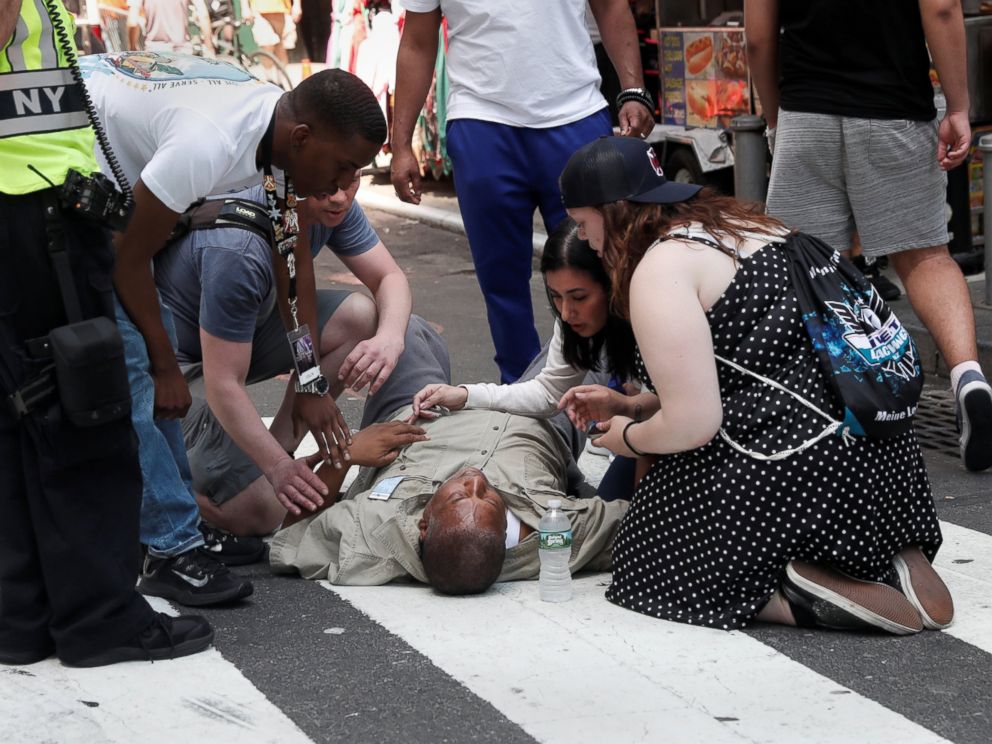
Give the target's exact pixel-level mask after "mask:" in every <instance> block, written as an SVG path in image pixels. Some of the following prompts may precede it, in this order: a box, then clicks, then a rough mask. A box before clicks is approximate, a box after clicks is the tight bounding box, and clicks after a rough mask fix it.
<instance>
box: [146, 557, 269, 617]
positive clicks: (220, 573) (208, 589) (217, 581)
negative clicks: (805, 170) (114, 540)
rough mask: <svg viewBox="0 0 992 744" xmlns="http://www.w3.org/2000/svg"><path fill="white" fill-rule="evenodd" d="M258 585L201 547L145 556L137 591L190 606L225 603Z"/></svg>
mask: <svg viewBox="0 0 992 744" xmlns="http://www.w3.org/2000/svg"><path fill="white" fill-rule="evenodd" d="M254 590H255V588H254V587H253V586H252V583H251V582H250V581H248V580H247V579H243V578H241V577H240V576H238V575H236V574H234V573H232V572H231V570H230V569H229V568H228V567H227V566H225V565H224V564H223V563H221V562H220V561H218V560H217V559H216V558H214V557H213V556H211V555H209V554H208V553H206V552H204V551H203V549H202V548H193V549H192V550H187V551H186V552H185V553H181V554H180V555H177V556H174V557H172V558H153V557H151V556H148V557H147V558H146V559H145V569H144V571H143V572H142V574H141V578H140V579H139V580H138V591H139V592H141V593H142V594H145V595H148V596H151V597H162V598H163V599H169V600H172V601H173V602H178V603H179V604H182V605H187V606H189V607H205V606H207V605H215V604H224V603H227V602H233V601H235V600H238V599H243V598H244V597H247V596H249V595H250V594H251V593H252V592H253V591H254Z"/></svg>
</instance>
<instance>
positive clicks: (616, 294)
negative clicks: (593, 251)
mask: <svg viewBox="0 0 992 744" xmlns="http://www.w3.org/2000/svg"><path fill="white" fill-rule="evenodd" d="M598 209H599V210H600V212H602V214H603V231H604V234H605V241H604V243H605V245H604V251H603V263H604V264H605V265H606V266H607V270H608V271H609V273H610V280H611V281H612V283H613V291H612V294H611V297H610V307H611V308H612V310H613V312H614V313H616V314H617V315H619V316H620V317H621V318H626V319H628V320H629V319H630V278H631V277H632V276H633V275H634V269H636V268H637V265H638V264H639V263H640V262H641V259H642V258H644V254H645V253H647V251H648V248H650V247H651V246H652V245H654V243H655V242H657V240H658V239H659V238H663V237H664V236H666V235H668V233H669V231H670V230H671V229H672V228H675V227H679V226H682V225H688V224H689V223H698V224H701V225H702V228H703V229H704V230H706V231H707V232H709V233H711V234H713V235H718V236H721V237H728V238H733V239H734V240H735V241H743V240H744V239H745V237H746V236H745V235H744V233H745V232H746V231H753V232H759V233H768V234H769V235H771V234H773V233H775V232H777V231H778V230H780V229H781V228H783V225H782V223H781V222H779V221H778V220H776V219H774V218H773V217H768V216H767V215H765V214H762V212H761V211H760V206H758V205H750V204H744V203H743V202H739V201H737V199H734V198H733V197H730V196H724V195H722V194H720V193H719V192H717V191H715V190H714V189H711V188H709V187H706V188H704V189H703V190H702V191H700V192H699V193H698V194H697V195H696V196H694V197H692V198H691V199H688V200H686V201H684V202H676V203H675V204H638V203H634V202H629V201H619V202H613V203H612V204H604V205H602V206H601V207H598ZM724 252H725V253H727V254H728V255H730V256H732V257H733V255H734V254H733V253H732V252H731V251H730V250H729V249H724Z"/></svg>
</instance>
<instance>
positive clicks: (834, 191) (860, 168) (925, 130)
mask: <svg viewBox="0 0 992 744" xmlns="http://www.w3.org/2000/svg"><path fill="white" fill-rule="evenodd" d="M946 190H947V175H946V174H945V173H944V172H943V171H942V170H941V169H940V166H939V165H938V164H937V121H936V120H933V121H911V120H908V119H857V118H853V117H846V116H833V115H829V114H807V113H798V112H793V111H785V110H780V111H779V119H778V131H777V133H776V137H775V156H774V158H773V160H772V176H771V183H770V184H769V187H768V201H767V209H768V214H770V215H771V216H773V217H776V218H778V219H780V220H782V221H783V222H784V223H785V224H786V225H788V226H789V227H792V228H796V229H798V230H802V231H803V232H806V233H809V234H810V235H814V236H816V237H818V238H820V239H821V240H823V241H825V242H826V243H828V244H829V245H831V246H833V247H834V248H837V249H838V250H841V251H844V250H848V249H850V248H851V245H852V237H853V234H854V231H855V230H857V232H858V234H859V235H860V236H861V245H862V250H863V253H864V254H865V255H866V256H871V257H876V258H877V257H880V256H885V255H888V254H891V253H896V252H898V251H906V250H912V249H914V248H932V247H934V246H940V245H946V244H947V240H948V234H947V217H946V213H945V209H946V208H945V203H946Z"/></svg>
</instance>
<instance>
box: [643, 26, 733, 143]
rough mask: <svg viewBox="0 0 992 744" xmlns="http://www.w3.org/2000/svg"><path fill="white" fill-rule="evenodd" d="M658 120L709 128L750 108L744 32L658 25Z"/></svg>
mask: <svg viewBox="0 0 992 744" xmlns="http://www.w3.org/2000/svg"><path fill="white" fill-rule="evenodd" d="M659 49H660V52H659V54H660V55H661V75H662V87H661V99H662V101H661V103H662V121H663V122H664V123H665V124H675V125H678V126H688V127H707V128H710V129H715V128H720V127H728V126H730V120H731V119H732V118H733V117H735V116H737V115H739V114H747V113H750V112H751V100H750V94H749V90H750V87H749V86H748V70H747V58H746V56H745V52H744V31H743V30H742V29H739V28H733V29H723V28H719V29H714V28H705V29H702V28H663V29H661V43H660V44H659Z"/></svg>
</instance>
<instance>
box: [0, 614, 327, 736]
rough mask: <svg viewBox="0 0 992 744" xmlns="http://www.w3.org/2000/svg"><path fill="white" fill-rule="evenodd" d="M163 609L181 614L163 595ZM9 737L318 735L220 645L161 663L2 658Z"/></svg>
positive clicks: (2, 731)
mask: <svg viewBox="0 0 992 744" xmlns="http://www.w3.org/2000/svg"><path fill="white" fill-rule="evenodd" d="M150 602H151V603H152V605H153V606H154V607H155V609H156V610H158V611H160V612H162V611H166V612H168V613H169V614H172V615H175V614H176V612H175V610H174V609H173V608H171V607H170V606H169V604H168V603H167V602H165V601H163V600H159V599H155V598H151V599H150ZM0 740H2V741H3V742H4V744H34V743H35V742H72V743H73V744H75V743H77V742H78V743H79V744H84V743H85V744H136V743H137V742H141V744H176V743H177V742H182V741H190V742H214V743H215V744H226V743H227V742H245V743H247V742H250V743H251V744H255V743H256V742H257V743H258V744H262V743H263V742H266V743H267V742H271V743H272V744H308V743H309V742H310V739H309V738H308V737H307V736H306V735H304V734H303V732H302V731H300V729H299V728H298V727H297V726H296V724H295V723H293V722H292V721H291V720H290V719H289V718H287V717H286V715H285V714H283V712H282V711H280V710H279V709H278V708H277V707H276V706H274V705H272V703H270V702H269V701H268V700H266V698H265V696H264V695H262V693H261V692H259V691H258V690H257V689H256V688H255V687H254V685H252V684H251V682H249V681H248V680H247V679H245V677H244V676H243V675H242V674H241V672H239V671H238V670H237V668H236V667H235V666H234V665H233V664H230V663H229V662H227V661H226V660H225V659H224V657H223V656H221V654H220V653H219V652H218V651H217V650H216V649H210V650H209V651H205V652H204V653H200V654H196V655H195V656H188V657H186V658H183V659H175V660H173V661H166V662H155V663H153V664H146V663H133V664H116V665H114V666H108V667H99V668H96V669H71V668H69V667H64V666H62V665H61V664H59V662H58V661H56V660H55V659H54V658H53V659H48V660H47V661H43V662H40V663H38V664H33V665H31V666H27V667H3V666H0Z"/></svg>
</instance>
